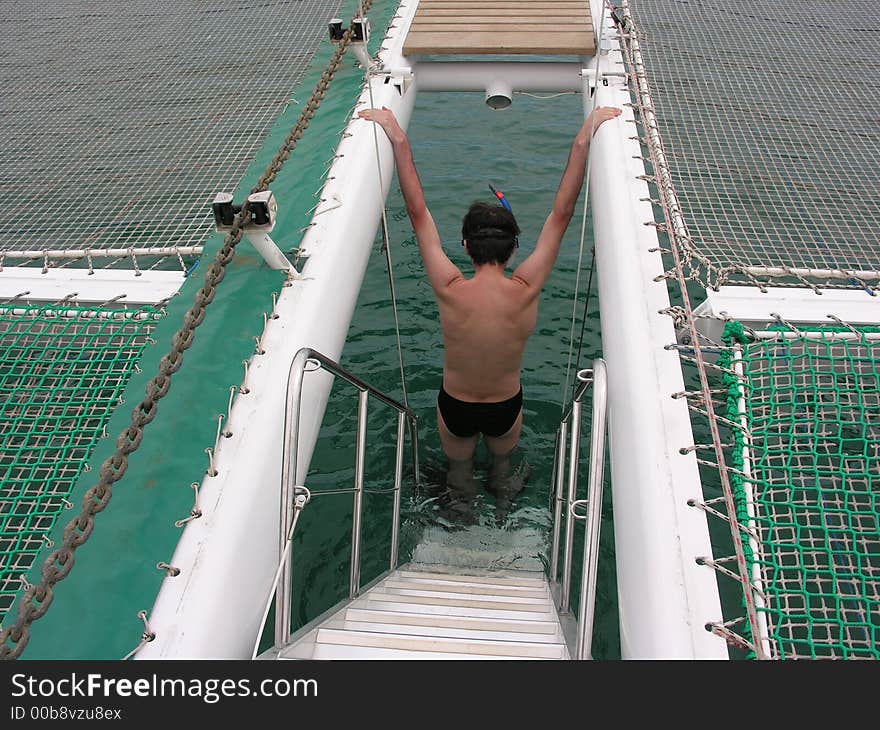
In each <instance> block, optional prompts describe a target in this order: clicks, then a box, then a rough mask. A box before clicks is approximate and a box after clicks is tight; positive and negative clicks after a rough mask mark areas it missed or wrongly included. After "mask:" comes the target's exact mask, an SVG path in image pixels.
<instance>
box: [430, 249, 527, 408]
mask: <svg viewBox="0 0 880 730" xmlns="http://www.w3.org/2000/svg"><path fill="white" fill-rule="evenodd" d="M437 303H438V305H439V309H440V325H441V327H442V329H443V348H444V354H445V356H444V362H443V387H444V388H445V389H446V392H447V393H449V395H451V396H453V397H455V398H458V399H459V400H463V401H472V402H490V403H491V402H497V401H503V400H507V399H508V398H511V397H513V396H514V395H516V393H517V392H519V389H520V382H519V377H520V367H521V365H522V357H523V352H524V350H525V347H526V341H527V340H528V337H529V335H530V334H531V333H532V330H534V328H535V324H536V323H537V319H538V298H537V297H536V296H534V291H533V290H531V289H530V288H529V287H528V286H526V285H524V283H523V282H522V281H519V280H517V279H509V278H507V277H506V276H505V275H504V272H503V271H501V270H499V269H497V268H496V267H488V266H486V267H482V268H481V269H480V270H479V271H478V272H477V274H476V275H475V276H474V277H473V278H471V279H465V278H464V277H461V278H460V279H458V280H456V281H455V282H453V283H452V284H450V285H449V286H448V287H447V288H446V289H445V291H444V292H443V293H442V294H439V295H438V297H437Z"/></svg>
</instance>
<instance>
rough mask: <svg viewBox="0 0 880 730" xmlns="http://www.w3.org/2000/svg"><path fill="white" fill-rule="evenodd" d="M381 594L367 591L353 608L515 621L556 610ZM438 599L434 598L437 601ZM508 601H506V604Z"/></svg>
mask: <svg viewBox="0 0 880 730" xmlns="http://www.w3.org/2000/svg"><path fill="white" fill-rule="evenodd" d="M378 596H381V594H375V593H374V594H370V596H369V597H368V598H366V599H358V601H356V602H355V608H367V609H373V610H376V611H402V612H408V613H415V612H417V613H425V614H432V615H441V616H467V617H469V618H497V619H513V620H515V621H555V620H556V611H555V610H543V609H542V610H526V609H522V608H517V609H516V610H511V609H502V608H495V607H493V606H487V605H485V604H481V605H480V606H479V607H474V606H471V605H462V603H461V602H458V603H451V604H447V603H442V604H440V603H436V602H430V601H428V602H424V603H423V602H422V601H424V600H425V599H419V598H418V597H417V596H390V595H386V596H382V597H381V598H379V597H378ZM436 600H437V599H435V601H436ZM506 605H509V604H506Z"/></svg>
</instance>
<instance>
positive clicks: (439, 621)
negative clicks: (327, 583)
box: [343, 608, 559, 636]
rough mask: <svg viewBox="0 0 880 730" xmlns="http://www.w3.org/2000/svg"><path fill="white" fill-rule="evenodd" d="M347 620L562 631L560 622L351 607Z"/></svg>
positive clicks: (549, 633)
mask: <svg viewBox="0 0 880 730" xmlns="http://www.w3.org/2000/svg"><path fill="white" fill-rule="evenodd" d="M343 620H345V621H365V622H370V623H375V624H397V625H412V626H424V627H428V628H430V627H437V628H447V629H467V630H473V631H507V632H511V633H516V632H519V633H525V634H532V635H535V634H541V635H543V636H554V635H556V634H557V632H558V631H559V624H558V623H557V622H556V621H521V620H511V619H502V618H474V617H470V616H449V615H442V614H427V613H412V612H405V611H375V610H371V609H368V608H348V609H347V610H346V612H345V616H344V618H343Z"/></svg>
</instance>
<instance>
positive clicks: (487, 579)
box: [395, 569, 547, 588]
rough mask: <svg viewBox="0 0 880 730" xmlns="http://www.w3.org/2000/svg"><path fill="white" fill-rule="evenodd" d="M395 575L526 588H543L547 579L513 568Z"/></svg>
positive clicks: (418, 571)
mask: <svg viewBox="0 0 880 730" xmlns="http://www.w3.org/2000/svg"><path fill="white" fill-rule="evenodd" d="M395 576H397V577H400V578H423V579H427V580H433V581H448V582H450V583H479V584H482V585H505V586H507V585H517V586H522V587H524V588H527V587H528V588H543V587H545V586H546V585H547V581H546V580H545V578H544V577H543V575H542V574H541V573H536V572H535V571H531V570H512V571H507V572H501V571H492V572H491V573H487V574H486V575H480V574H478V573H466V574H465V573H442V572H436V571H428V570H412V569H406V570H398V571H397V572H396V573H395Z"/></svg>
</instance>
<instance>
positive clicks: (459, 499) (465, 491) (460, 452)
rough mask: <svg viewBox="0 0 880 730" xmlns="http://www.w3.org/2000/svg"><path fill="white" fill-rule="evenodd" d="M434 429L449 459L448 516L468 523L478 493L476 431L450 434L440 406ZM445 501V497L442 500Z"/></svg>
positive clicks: (447, 484) (473, 518) (471, 517)
mask: <svg viewBox="0 0 880 730" xmlns="http://www.w3.org/2000/svg"><path fill="white" fill-rule="evenodd" d="M437 430H438V432H439V433H440V443H441V445H442V446H443V451H444V452H445V453H446V456H447V457H448V459H449V471H448V472H447V474H446V488H447V492H448V493H447V494H446V499H447V500H448V502H447V503H446V506H447V507H448V508H450V512H451V516H452V517H453V518H454V519H456V520H457V521H462V522H465V523H470V522H473V521H474V520H475V516H474V513H473V507H474V501H475V500H476V496H477V489H478V485H477V481H476V479H474V451H475V450H476V448H477V440H478V439H479V434H475V435H474V436H468V437H464V438H463V437H461V436H456V435H455V434H453V433H452V432H451V431H450V430H449V429H448V428H447V427H446V423H445V422H444V421H443V416H442V415H440V409H439V408H438V409H437ZM443 501H445V500H443Z"/></svg>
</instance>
